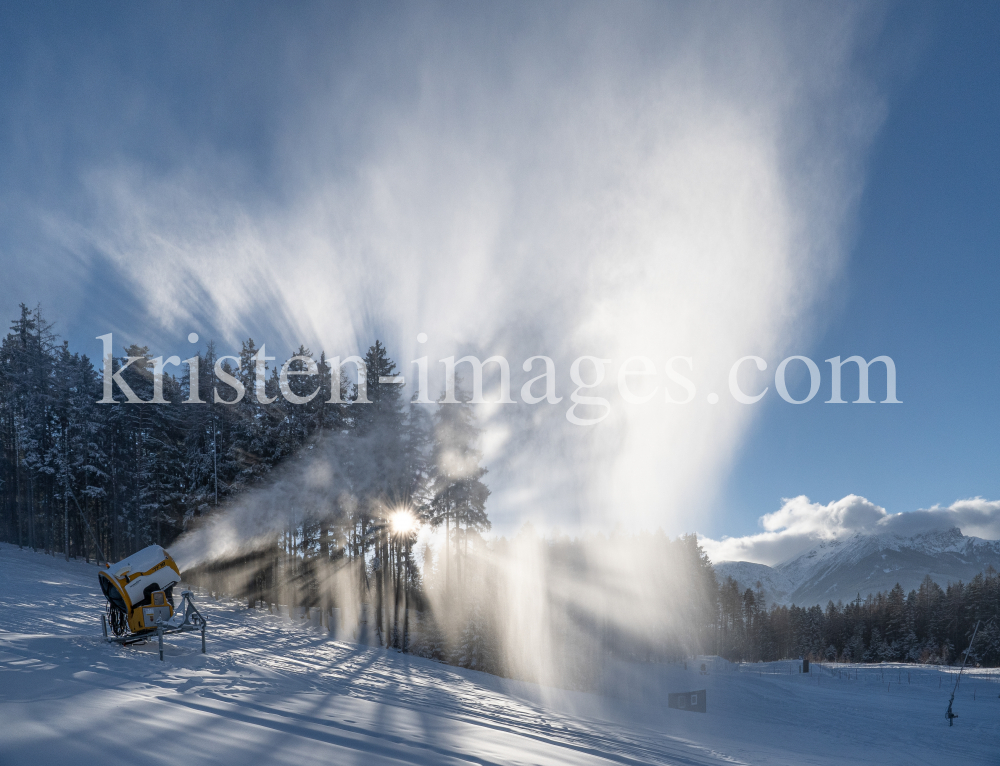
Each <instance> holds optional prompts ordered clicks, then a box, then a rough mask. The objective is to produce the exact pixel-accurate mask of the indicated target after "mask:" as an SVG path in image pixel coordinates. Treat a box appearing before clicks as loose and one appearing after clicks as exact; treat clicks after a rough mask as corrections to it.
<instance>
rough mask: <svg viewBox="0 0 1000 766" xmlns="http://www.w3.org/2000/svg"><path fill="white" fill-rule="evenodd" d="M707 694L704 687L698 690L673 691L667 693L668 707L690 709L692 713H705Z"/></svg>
mask: <svg viewBox="0 0 1000 766" xmlns="http://www.w3.org/2000/svg"><path fill="white" fill-rule="evenodd" d="M705 696H706V692H705V690H704V689H701V690H700V691H696V692H673V693H671V694H668V695H667V707H672V708H675V709H677V710H690V711H691V712H692V713H704V712H705Z"/></svg>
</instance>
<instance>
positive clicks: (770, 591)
mask: <svg viewBox="0 0 1000 766" xmlns="http://www.w3.org/2000/svg"><path fill="white" fill-rule="evenodd" d="M987 566H992V567H993V568H994V569H997V570H1000V541H998V540H982V539H980V538H978V537H966V536H965V535H963V534H962V532H961V530H960V529H958V528H957V527H955V528H952V529H949V530H942V531H935V532H928V533H925V534H920V535H915V536H913V537H900V536H898V535H891V534H886V535H868V534H862V533H859V534H856V535H854V537H851V538H848V539H846V540H833V541H827V542H822V543H819V544H817V545H816V546H815V547H814V548H812V549H810V550H809V551H807V552H806V553H803V554H801V555H799V556H795V557H794V558H791V559H789V560H788V561H785V562H782V563H781V564H778V565H776V566H773V567H769V566H766V565H764V564H753V563H751V562H748V561H723V562H719V563H718V564H716V565H715V571H716V573H717V575H718V576H719V578H720V579H722V578H725V577H727V576H729V577H732V578H733V579H734V580H736V581H737V582H738V583H740V587H741V589H742V588H755V584H756V583H757V582H758V581H759V582H760V583H761V584H762V585H763V587H764V592H765V595H766V596H767V599H768V601H769V602H770V603H778V604H797V605H799V606H812V605H813V604H820V605H824V606H825V605H826V603H827V602H828V601H831V600H832V601H838V600H842V601H845V602H847V601H850V600H852V599H854V598H856V597H857V595H858V593H860V594H861V597H862V598H864V597H865V596H867V595H868V594H869V593H877V592H878V591H886V590H890V589H892V587H893V586H894V585H895V584H896V583H897V582H898V583H899V584H900V585H901V586H902V587H903V590H905V591H906V592H909V591H910V590H912V589H914V588H916V587H917V586H919V585H920V582H921V581H922V580H923V579H924V577H925V576H927V575H930V576H931V578H932V579H933V580H934V581H935V582H937V583H938V584H939V585H940V586H941V587H942V588H943V587H945V586H946V585H947V584H948V583H949V582H957V581H958V580H962V581H963V582H968V581H969V580H971V579H972V578H973V577H974V576H975V575H976V574H978V573H979V572H982V571H983V570H984V569H986V567H987Z"/></svg>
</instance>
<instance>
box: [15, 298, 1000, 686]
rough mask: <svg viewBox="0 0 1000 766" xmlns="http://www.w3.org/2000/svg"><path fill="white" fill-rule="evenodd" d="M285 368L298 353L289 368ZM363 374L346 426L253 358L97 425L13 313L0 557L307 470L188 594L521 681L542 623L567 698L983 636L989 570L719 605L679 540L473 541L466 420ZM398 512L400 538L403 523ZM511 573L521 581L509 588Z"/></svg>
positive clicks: (169, 517)
mask: <svg viewBox="0 0 1000 766" xmlns="http://www.w3.org/2000/svg"><path fill="white" fill-rule="evenodd" d="M122 351H123V352H124V353H123V355H122V356H121V357H116V358H114V359H112V361H111V363H112V369H113V370H114V371H115V372H119V371H120V372H121V379H122V380H124V381H125V382H126V383H127V385H128V386H129V388H131V390H132V391H133V392H134V394H135V395H136V396H137V397H138V398H139V399H142V400H143V401H144V402H149V401H150V400H152V399H154V397H157V396H158V394H159V393H160V392H157V391H156V390H155V386H156V383H155V379H154V376H153V374H152V371H151V369H150V366H149V365H145V366H143V365H142V364H128V359H129V358H148V357H149V349H147V348H145V347H137V346H131V347H129V348H126V349H122ZM296 356H302V357H312V356H313V354H312V352H311V351H310V349H308V348H305V347H304V346H300V348H299V349H298V350H297V351H296ZM217 361H218V359H217V358H216V351H215V348H214V346H213V344H211V343H209V344H208V346H207V349H206V351H205V353H204V354H202V355H199V356H198V357H197V365H198V367H199V369H200V370H202V371H211V370H213V369H214V368H215V366H216V363H217ZM232 361H234V362H235V361H236V360H232ZM364 361H365V367H366V369H367V379H368V385H367V398H368V399H369V401H370V402H371V404H370V405H351V404H350V403H348V402H350V400H351V399H352V398H355V397H357V395H358V390H357V385H355V384H353V383H351V382H350V381H349V379H348V378H347V376H346V375H343V374H342V375H341V378H340V388H341V390H340V394H341V396H340V397H339V398H340V399H342V400H343V401H344V402H345V403H343V404H338V403H333V404H331V403H330V402H329V400H330V399H331V393H333V394H335V393H336V392H331V391H330V390H329V388H330V381H331V379H332V378H331V375H330V371H331V366H330V365H329V364H328V362H327V359H326V357H325V355H324V354H323V353H320V354H319V356H318V358H316V364H317V369H318V370H319V371H320V372H321V373H324V372H325V374H320V375H319V376H318V380H319V387H320V390H319V393H318V395H317V396H315V397H314V398H312V399H311V400H310V401H308V402H305V403H295V404H292V403H290V400H294V399H295V398H296V397H300V399H302V398H305V397H306V395H307V394H308V393H309V392H311V391H312V390H314V389H315V388H316V386H317V379H316V378H315V377H313V376H312V375H311V374H310V370H308V369H307V368H306V367H305V366H304V365H303V363H301V362H300V363H296V364H299V365H300V367H299V369H298V370H297V371H299V372H301V373H302V374H301V375H298V376H295V377H294V378H289V379H288V380H287V382H282V380H281V379H280V378H279V375H278V372H277V369H276V368H270V369H269V373H268V375H267V376H266V379H263V380H262V381H261V383H262V385H259V384H258V376H257V375H256V371H257V369H258V364H259V362H258V348H257V346H256V344H255V343H254V341H253V340H252V339H248V340H247V341H245V342H244V343H243V344H242V348H241V349H240V352H239V359H238V364H234V363H231V362H230V360H228V359H227V360H224V361H223V362H222V364H221V369H223V370H224V371H225V372H226V373H227V374H228V375H231V376H232V377H233V378H234V380H236V381H239V383H240V384H241V385H242V388H243V390H244V392H245V395H243V396H241V397H239V396H237V394H238V389H237V388H236V387H230V388H229V389H228V390H226V391H225V392H224V395H223V398H224V400H225V401H223V402H219V401H216V398H215V397H214V395H213V394H214V389H215V387H216V386H218V382H217V381H216V379H215V378H214V377H212V376H211V375H202V376H201V377H200V378H199V381H200V383H199V389H200V390H198V391H191V390H189V386H188V380H189V378H187V377H186V376H182V377H177V376H171V375H169V374H164V375H163V377H162V381H163V382H162V388H163V390H162V398H163V399H164V400H165V401H166V402H167V404H144V405H132V406H123V405H121V404H100V403H99V400H100V399H101V398H102V395H103V374H102V370H101V369H100V365H99V364H95V362H94V361H93V360H91V359H89V358H88V357H87V356H85V355H82V354H79V353H75V352H73V351H72V350H71V349H70V348H69V346H68V343H67V342H65V341H60V340H59V338H58V337H57V336H56V335H55V333H54V332H53V329H52V327H51V325H50V324H49V323H48V322H46V320H45V318H44V315H43V313H42V311H41V309H40V308H36V309H33V310H32V309H29V308H28V307H27V306H24V305H22V306H21V311H20V316H18V317H17V318H16V319H14V321H13V322H12V323H11V326H10V330H9V332H8V333H7V334H6V336H5V337H4V338H3V342H2V357H0V440H2V441H0V445H2V446H0V514H2V516H0V535H2V538H3V540H4V541H5V542H8V543H12V544H16V545H19V546H22V547H30V548H32V549H34V550H37V551H45V552H48V553H50V554H53V555H61V556H65V557H67V558H69V557H75V558H86V559H88V560H95V559H96V560H105V559H106V560H110V561H116V560H119V559H121V558H124V557H125V556H128V555H130V554H131V553H133V552H135V551H137V550H139V549H141V548H143V547H145V546H146V545H149V544H152V543H157V544H160V545H163V546H170V545H171V544H173V543H174V542H175V541H177V540H178V538H179V537H180V536H181V535H182V534H183V533H185V532H188V531H191V530H197V529H198V528H199V527H200V526H202V525H204V524H205V523H206V522H207V521H209V520H211V519H212V518H213V517H214V516H216V515H217V514H219V513H220V512H224V511H225V510H226V509H227V508H229V507H232V506H234V504H238V503H240V502H242V501H243V499H244V498H247V497H251V496H253V493H255V492H258V491H260V490H262V489H265V488H267V487H268V486H269V485H270V484H271V483H272V480H273V477H274V475H275V473H276V472H278V471H279V470H281V469H285V468H287V467H288V466H294V465H296V462H297V461H298V462H299V463H302V464H303V465H305V463H303V462H302V461H309V460H312V461H313V462H316V461H327V462H335V463H336V472H335V474H331V476H332V477H333V478H332V479H331V480H330V481H331V486H330V491H329V492H326V493H321V500H320V501H319V505H320V506H321V507H320V508H319V509H318V510H317V509H316V508H312V509H311V511H310V512H308V513H302V514H295V513H292V512H290V511H291V510H294V509H288V508H286V509H285V510H286V511H289V512H288V513H287V514H286V515H285V516H283V517H282V518H283V519H285V520H284V521H282V522H281V523H280V524H271V525H270V526H269V527H268V531H267V533H266V534H262V535H258V536H257V537H256V538H255V540H254V545H253V546H252V549H249V550H243V551H240V552H239V553H238V554H232V555H226V556H217V557H213V558H211V559H210V560H199V561H197V562H196V565H194V566H192V567H190V568H189V569H188V571H187V572H186V573H185V576H186V577H187V578H188V579H189V580H190V581H191V582H195V583H199V584H202V585H204V586H205V587H206V588H208V589H210V590H211V591H214V592H216V593H225V594H228V595H230V596H234V597H238V598H240V599H242V600H244V601H245V602H246V603H247V605H248V607H250V608H267V609H278V608H280V607H281V606H284V607H285V608H287V609H288V610H289V611H288V613H289V614H297V613H307V612H306V611H305V610H310V609H315V610H318V611H319V612H320V613H321V614H322V616H323V617H322V619H323V621H324V624H327V623H329V622H330V620H332V619H333V615H335V614H339V615H340V619H342V620H343V619H345V615H350V616H351V617H350V619H351V620H353V621H354V622H355V623H357V622H358V621H363V622H365V624H367V625H369V626H370V628H371V630H372V631H373V634H374V636H375V637H376V640H377V641H378V642H379V643H381V644H384V645H391V646H395V647H397V648H398V649H400V650H402V651H412V652H416V653H419V654H422V655H425V656H430V657H435V658H438V659H441V660H443V661H447V662H452V663H456V664H460V665H463V666H466V667H474V668H477V669H481V670H486V671H488V672H492V673H496V674H501V675H510V676H531V675H532V672H531V669H530V667H529V666H530V662H529V661H528V659H527V658H530V657H531V655H532V653H533V649H534V646H533V644H532V641H533V640H534V639H532V638H531V630H530V625H531V624H532V622H533V621H534V622H537V621H539V620H543V621H544V622H545V624H546V628H547V633H546V635H547V636H548V638H547V639H546V641H547V642H548V643H549V644H550V645H551V647H557V648H556V649H554V650H553V649H551V648H550V654H554V655H555V656H557V657H558V662H559V663H560V666H561V667H560V669H561V671H562V678H564V679H570V681H571V682H573V683H579V684H585V683H586V682H587V679H588V676H589V674H590V673H591V672H593V669H594V668H595V667H598V666H599V665H600V658H601V657H602V656H607V655H616V656H624V657H629V658H633V659H640V660H646V661H663V660H675V659H679V658H681V657H684V656H690V655H692V654H719V655H722V656H724V657H726V658H727V659H730V660H734V661H751V662H752V661H761V660H763V661H767V660H776V659H783V658H789V657H808V658H811V659H814V660H822V661H829V662H835V661H850V662H881V661H902V662H921V663H928V662H930V663H954V662H957V661H960V660H961V652H962V651H963V650H964V649H965V648H966V647H967V646H968V643H969V639H970V638H971V635H972V631H973V628H974V626H975V624H976V623H977V621H979V620H983V621H987V620H989V619H991V618H997V615H998V610H1000V575H998V574H997V573H996V572H995V571H993V570H988V571H987V572H984V573H982V574H980V575H978V576H977V577H975V578H974V579H973V580H972V581H971V582H969V583H967V584H963V583H951V584H948V585H947V587H946V588H941V587H940V586H939V585H937V584H935V583H934V582H933V581H932V580H931V579H930V578H927V579H926V580H925V581H924V583H923V584H922V585H921V586H920V588H919V589H917V590H915V591H912V592H910V593H909V594H906V593H904V592H903V590H902V588H900V587H899V586H898V585H897V586H896V587H895V588H894V589H892V591H890V592H888V593H878V594H872V595H868V596H867V597H864V598H863V597H861V596H860V594H859V598H858V600H856V601H854V602H852V603H849V604H841V603H838V604H833V603H830V604H828V605H827V607H826V608H825V609H823V608H821V607H819V606H813V607H809V608H802V607H797V606H790V607H789V606H783V605H769V604H767V603H766V601H765V599H764V596H763V592H762V591H761V589H760V588H759V587H758V588H757V589H756V590H754V589H747V590H743V591H742V592H741V589H740V587H739V586H738V585H737V583H736V582H735V581H733V580H732V579H729V578H727V579H726V580H725V581H724V582H722V583H719V582H717V580H716V577H715V574H714V571H713V569H712V566H711V562H710V561H709V560H708V557H707V556H706V555H705V554H704V552H703V551H702V550H701V548H700V547H699V546H698V543H697V539H696V538H695V537H694V536H693V535H691V536H685V537H681V538H679V539H676V540H671V539H669V538H667V537H666V536H665V535H663V534H662V533H643V532H639V531H633V532H632V533H631V534H623V533H621V532H618V533H616V534H615V535H612V536H609V537H600V536H592V537H585V538H579V539H577V538H574V539H570V538H556V539H542V538H539V537H538V536H536V535H534V533H533V532H532V531H531V530H530V528H529V529H526V530H522V532H521V533H519V534H518V535H517V536H516V537H515V538H514V539H511V540H508V539H505V538H502V537H501V538H487V537H485V536H484V533H486V532H488V531H489V530H490V520H489V517H488V515H487V504H488V498H489V495H490V491H489V489H488V485H487V477H488V473H487V468H486V467H485V466H483V465H482V454H481V452H480V451H479V446H478V445H479V441H480V438H479V437H480V430H479V426H478V423H477V419H476V416H475V413H474V410H473V407H472V405H470V404H467V403H460V404H457V405H447V406H439V407H428V406H427V405H416V404H412V403H410V402H406V401H404V400H403V399H402V397H401V395H400V390H399V387H398V386H395V385H390V384H382V383H380V378H387V377H389V378H391V377H392V376H393V375H395V374H396V368H395V364H394V362H393V361H392V360H391V359H390V358H389V356H388V354H387V351H386V349H385V347H384V346H383V345H382V344H381V343H380V342H378V341H376V343H375V344H374V345H373V346H371V347H370V348H369V349H368V352H367V353H366V355H365V357H364ZM293 369H294V368H293ZM221 388H223V389H225V386H221ZM114 395H115V398H116V400H118V401H119V402H120V401H123V400H124V395H122V394H121V392H120V391H116V392H115V394H114ZM333 398H334V399H337V398H338V397H337V396H335V395H334V396H333ZM235 399H238V401H234V400H235ZM229 402H232V403H229ZM291 502H292V503H293V504H294V500H293V501H291ZM401 509H405V513H403V512H402V511H401ZM401 513H403V517H405V518H406V519H410V520H412V521H414V522H416V524H410V523H401V522H400V518H401ZM411 517H412V518H411ZM417 525H430V526H431V527H434V528H436V529H438V530H439V531H441V532H443V535H442V536H441V538H440V539H442V540H443V541H444V543H443V545H440V546H437V547H432V546H429V545H426V544H425V545H423V546H422V547H421V548H420V549H419V550H417V549H416V541H417ZM526 550H529V551H531V560H532V561H533V562H534V563H535V564H536V566H535V567H534V568H533V569H532V570H531V571H532V572H533V574H526V573H525V572H524V571H523V570H524V566H523V562H524V560H525V559H524V552H525V551H526ZM626 559H627V560H628V561H629V562H630V566H629V568H628V569H627V570H624V571H626V572H627V574H626V575H624V576H625V577H628V578H631V579H633V580H635V582H634V583H632V584H631V585H632V587H629V588H625V589H624V590H623V589H621V588H617V589H612V588H610V587H609V585H608V584H609V583H610V582H616V581H620V579H621V578H622V577H623V575H622V570H619V569H616V568H615V566H614V565H613V563H614V562H615V561H621V560H626ZM532 578H534V579H532ZM616 578H617V580H616ZM539 590H541V591H544V597H545V603H546V605H547V606H546V607H545V609H544V610H541V611H538V612H537V614H535V615H534V616H533V615H532V614H531V613H527V614H526V615H525V616H524V617H523V619H524V622H523V623H518V622H517V621H516V620H512V618H511V615H512V614H513V613H516V611H517V610H516V609H514V610H512V609H511V606H510V605H511V604H519V605H523V604H531V603H533V602H534V601H535V600H537V596H534V595H530V594H533V593H536V592H537V591H539ZM623 594H624V595H623ZM598 602H603V603H598ZM352 610H353V611H352ZM529 612H530V610H529ZM608 614H612V615H615V618H614V619H607V618H606V616H607V615H608ZM539 615H543V616H539ZM597 615H604V617H597ZM998 622H1000V620H998V619H993V622H991V623H988V624H986V626H985V627H984V628H983V630H982V631H981V633H980V636H979V637H978V638H977V640H976V644H975V646H974V647H973V649H972V652H971V655H970V658H971V659H972V660H973V661H975V662H979V663H981V664H984V665H997V664H1000V626H998V624H997V623H998ZM515 634H516V635H515Z"/></svg>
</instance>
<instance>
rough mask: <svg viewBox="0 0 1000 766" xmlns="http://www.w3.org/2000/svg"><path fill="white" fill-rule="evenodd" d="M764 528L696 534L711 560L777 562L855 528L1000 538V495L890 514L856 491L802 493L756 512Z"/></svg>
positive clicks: (847, 534)
mask: <svg viewBox="0 0 1000 766" xmlns="http://www.w3.org/2000/svg"><path fill="white" fill-rule="evenodd" d="M760 524H761V526H762V527H763V528H764V530H765V531H764V532H761V533H759V534H756V535H747V536H745V537H723V538H722V539H721V540H712V539H711V538H708V537H699V539H700V541H701V545H702V547H704V549H705V551H706V552H707V553H708V555H709V557H710V558H711V559H712V561H753V562H756V563H759V564H769V565H773V564H779V563H781V562H782V561H787V560H788V559H790V558H792V557H794V556H797V555H799V554H800V553H804V552H805V551H806V550H808V549H809V548H810V547H811V546H813V545H815V544H816V543H817V542H821V541H823V540H843V539H844V538H847V537H851V536H852V535H854V534H857V533H859V532H861V533H865V534H894V535H899V536H901V537H910V536H913V535H917V534H922V533H924V532H929V531H933V530H946V529H951V528H952V527H958V528H959V529H961V530H962V533H963V534H966V535H969V536H972V537H982V538H985V539H987V540H996V539H1000V500H984V499H983V498H981V497H975V498H971V499H968V500H957V501H955V502H954V503H952V504H951V505H950V506H948V507H947V508H942V507H941V506H938V505H935V506H933V507H931V508H927V509H921V510H918V511H910V512H904V513H894V514H890V513H888V512H887V511H886V510H885V508H882V507H881V506H878V505H875V503H873V502H871V501H870V500H868V499H866V498H863V497H860V496H859V495H847V497H844V498H842V499H840V500H836V501H834V502H832V503H828V504H826V505H823V504H822V503H813V502H810V501H809V498H808V497H806V496H805V495H799V496H798V497H793V498H791V499H785V500H784V504H783V505H782V506H781V508H780V509H779V510H777V511H775V512H774V513H768V514H765V515H764V516H761V517H760Z"/></svg>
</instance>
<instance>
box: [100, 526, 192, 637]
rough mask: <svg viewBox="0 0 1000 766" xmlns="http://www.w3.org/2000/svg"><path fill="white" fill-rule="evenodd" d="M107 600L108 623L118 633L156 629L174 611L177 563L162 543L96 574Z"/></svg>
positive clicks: (126, 633)
mask: <svg viewBox="0 0 1000 766" xmlns="http://www.w3.org/2000/svg"><path fill="white" fill-rule="evenodd" d="M97 579H98V580H99V581H100V583H101V590H102V591H104V597H105V598H106V599H107V600H108V606H107V612H108V625H109V626H110V627H111V632H112V633H114V634H115V635H116V636H127V635H129V634H131V635H135V636H138V635H141V634H143V633H149V632H152V631H155V630H156V625H157V623H158V622H160V623H165V622H167V621H168V620H169V619H170V618H171V617H173V615H174V586H175V585H177V583H179V582H180V581H181V573H180V570H179V569H178V568H177V564H176V563H174V560H173V559H172V558H171V557H170V554H169V553H167V552H166V551H165V550H164V549H163V548H161V547H160V546H159V545H150V546H148V547H146V548H143V549H142V550H141V551H139V552H138V553H133V554H132V555H131V556H129V557H128V558H125V559H122V560H121V561H119V562H118V563H117V564H112V565H111V566H110V567H108V569H102V570H101V571H100V572H98V574H97Z"/></svg>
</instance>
